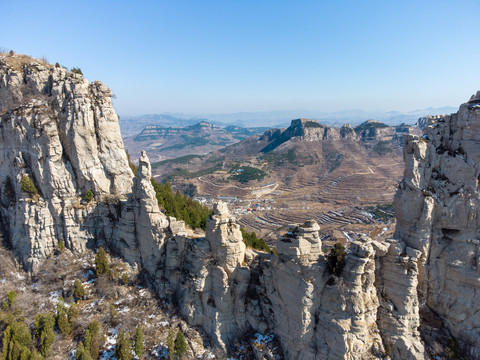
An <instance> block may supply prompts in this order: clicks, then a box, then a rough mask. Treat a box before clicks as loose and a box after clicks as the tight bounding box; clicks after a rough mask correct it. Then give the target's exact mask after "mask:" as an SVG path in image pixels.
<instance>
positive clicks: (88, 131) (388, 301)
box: [0, 55, 480, 359]
mask: <svg viewBox="0 0 480 360" xmlns="http://www.w3.org/2000/svg"><path fill="white" fill-rule="evenodd" d="M0 79H1V82H0V109H1V113H0V116H1V123H0V135H1V139H2V140H1V145H0V146H1V147H0V168H1V176H2V179H1V181H2V186H1V207H0V216H1V219H0V220H1V222H2V225H3V226H2V228H3V229H4V233H5V234H4V235H5V237H6V238H7V239H8V241H9V242H10V244H11V245H12V248H13V249H14V251H15V252H16V254H17V256H18V258H19V259H20V260H21V261H22V262H23V264H24V265H25V267H27V268H28V269H30V270H33V271H35V270H36V268H37V267H38V264H39V263H41V261H42V259H44V258H45V257H47V256H49V255H50V254H52V253H53V252H54V250H55V248H56V246H57V244H58V242H59V241H64V242H65V244H66V246H67V247H69V248H70V249H71V250H72V251H76V252H81V251H83V250H84V249H85V247H87V246H92V247H94V246H99V245H103V246H107V247H109V248H110V250H111V251H112V252H115V253H117V254H120V255H122V256H123V257H124V258H125V259H126V260H127V261H129V262H130V263H132V264H134V265H136V266H138V267H139V268H140V269H141V270H142V271H143V273H144V274H145V276H146V278H148V279H149V281H150V284H151V287H152V288H154V289H155V291H156V293H157V295H158V297H159V298H160V299H162V300H163V302H164V303H165V304H173V305H174V306H176V307H178V309H179V311H180V312H181V314H182V316H183V317H184V318H185V319H186V320H187V321H188V322H189V323H190V324H192V325H197V326H199V327H201V328H202V329H203V330H204V331H205V334H206V335H207V337H208V338H209V339H210V340H211V342H212V343H213V344H216V345H218V346H221V347H222V348H224V349H226V350H227V351H229V350H230V349H231V348H232V346H234V344H235V342H236V341H237V340H238V339H242V338H251V337H252V334H254V333H260V334H263V335H267V334H269V336H270V337H275V338H276V339H277V341H278V343H279V345H280V347H281V351H282V353H283V355H284V356H285V358H288V359H325V358H327V359H367V358H375V357H376V358H381V357H382V356H385V355H388V354H389V353H390V354H391V357H392V358H394V359H424V358H426V357H427V358H428V357H429V353H428V351H427V350H426V346H425V343H424V340H422V333H421V331H420V329H421V326H422V321H423V320H422V312H424V311H425V310H426V309H430V310H431V311H432V312H434V313H435V315H436V316H437V317H438V319H439V321H440V325H439V326H440V327H441V330H442V331H447V332H448V333H449V334H450V336H451V337H453V338H455V339H457V341H458V343H459V344H460V347H461V349H462V350H463V351H464V352H465V353H466V354H468V355H469V357H470V358H474V359H478V358H480V356H479V355H478V354H479V353H480V351H479V350H480V349H479V347H480V341H479V339H480V334H479V330H478V329H479V328H480V324H479V321H480V318H479V316H478V308H479V305H480V304H479V301H480V300H479V298H478V296H477V292H478V289H479V280H480V273H479V265H480V264H479V260H478V251H479V243H480V241H479V240H478V239H480V234H479V233H478V229H479V228H480V224H479V222H478V221H479V220H478V219H479V216H478V211H479V202H480V199H479V192H478V187H479V181H480V179H479V174H480V168H479V161H480V147H479V144H480V135H479V134H480V132H479V131H478V130H480V129H479V128H480V92H479V93H477V95H476V96H474V97H472V99H471V100H470V102H468V103H467V104H464V105H462V106H461V107H460V110H459V112H458V113H457V114H453V115H451V116H445V117H442V118H438V119H432V120H431V121H430V125H429V126H428V127H427V128H426V131H425V135H424V136H423V137H414V136H407V137H406V138H407V140H408V141H407V144H406V147H405V161H406V169H405V176H404V179H403V181H402V183H401V184H400V187H399V190H398V193H397V196H396V200H395V204H396V213H397V218H398V226H397V230H396V234H395V238H394V239H388V240H386V241H384V242H377V241H373V240H371V239H369V238H361V240H358V241H354V242H352V243H351V244H350V247H349V249H348V252H347V254H346V256H345V258H344V268H343V271H341V272H336V271H333V270H332V263H331V261H332V260H331V259H329V256H328V255H327V254H325V253H324V252H323V249H322V243H321V240H320V238H319V233H318V232H319V226H318V224H317V223H316V222H315V221H308V222H306V223H304V224H297V225H292V226H291V227H290V228H289V229H288V230H289V231H288V232H287V233H286V234H285V235H284V236H282V237H281V238H280V239H278V245H277V249H278V256H276V255H271V254H265V253H261V252H256V251H254V250H252V249H246V248H245V245H244V243H243V241H242V236H241V233H240V229H239V226H238V225H237V224H236V223H235V221H234V219H232V217H231V215H230V214H229V213H228V209H227V208H226V206H225V205H223V204H221V203H220V204H217V205H216V206H215V207H214V211H213V214H212V215H211V216H210V218H209V219H208V222H207V231H206V233H205V236H204V237H196V238H192V237H189V236H188V232H187V231H186V229H185V226H184V224H183V222H181V221H177V220H176V219H173V218H168V217H166V216H165V215H164V214H163V213H162V212H161V210H160V209H159V207H158V203H157V200H156V197H155V192H154V189H153V187H152V184H151V182H150V178H151V167H150V162H149V159H148V157H147V156H146V154H145V153H142V154H141V157H140V160H139V168H138V172H137V174H136V176H135V178H133V174H132V173H131V171H130V168H129V166H128V163H127V158H126V155H125V152H124V150H123V144H122V141H121V138H120V131H119V129H118V123H117V117H116V115H115V113H114V111H113V108H112V105H111V100H110V97H111V92H110V90H109V89H108V88H107V87H106V86H104V85H103V84H101V83H99V82H93V83H89V82H88V81H87V80H85V79H84V78H83V77H82V76H81V75H79V74H73V73H71V72H69V71H67V70H66V69H63V68H60V67H54V66H51V65H49V64H46V63H42V62H40V61H38V60H35V59H31V58H27V57H22V56H18V55H14V56H7V55H1V56H0ZM297 125H298V124H297ZM370 125H371V124H370ZM299 126H300V127H303V128H304V130H305V129H306V131H304V133H303V135H298V136H307V135H308V136H313V134H314V133H315V132H316V131H317V132H318V131H323V134H324V135H325V129H324V128H322V127H319V126H316V125H307V123H306V122H305V121H303V122H302V121H300V124H299ZM373 128H374V129H377V128H378V126H377V125H373ZM319 129H320V130H319ZM364 130H365V131H367V130H368V129H364ZM292 131H294V129H293V130H292ZM354 131H355V130H353V129H352V128H351V127H344V128H342V129H340V130H339V134H338V136H343V137H347V136H353V135H354V134H353V132H354ZM368 131H371V130H368ZM375 131H376V130H375ZM357 133H358V132H357ZM271 135H272V136H275V135H277V133H272V134H271ZM324 135H322V136H324ZM367 135H368V134H367ZM367 135H365V136H367ZM295 136H297V135H295ZM332 136H333V135H332ZM335 136H337V135H335ZM368 136H369V135H368ZM89 191H90V192H91V193H90V195H91V194H93V199H91V200H90V197H91V196H87V197H86V195H87V194H89ZM427 345H428V344H427ZM259 351H260V350H259ZM277 351H279V350H278V349H277Z"/></svg>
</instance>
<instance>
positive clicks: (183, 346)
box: [175, 330, 187, 357]
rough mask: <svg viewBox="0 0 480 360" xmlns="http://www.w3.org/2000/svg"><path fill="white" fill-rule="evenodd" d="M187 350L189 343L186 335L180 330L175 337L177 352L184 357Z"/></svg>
mask: <svg viewBox="0 0 480 360" xmlns="http://www.w3.org/2000/svg"><path fill="white" fill-rule="evenodd" d="M186 352H187V343H186V342H185V336H184V335H183V333H182V332H181V331H180V330H178V332H177V337H176V338H175V353H176V354H177V356H178V357H182V356H183V355H185V353H186Z"/></svg>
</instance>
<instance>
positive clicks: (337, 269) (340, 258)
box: [327, 243, 347, 276]
mask: <svg viewBox="0 0 480 360" xmlns="http://www.w3.org/2000/svg"><path fill="white" fill-rule="evenodd" d="M346 256H347V252H346V251H345V247H344V246H343V245H342V244H340V243H336V244H335V245H334V246H333V248H332V249H330V253H329V254H328V255H327V261H328V267H329V268H330V271H331V272H332V274H334V275H336V276H340V274H341V273H342V270H343V268H344V267H345V262H346V260H345V257H346Z"/></svg>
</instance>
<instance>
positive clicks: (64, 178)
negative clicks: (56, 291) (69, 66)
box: [0, 55, 132, 268]
mask: <svg viewBox="0 0 480 360" xmlns="http://www.w3.org/2000/svg"><path fill="white" fill-rule="evenodd" d="M0 116H1V123H0V138H1V143H0V146H1V148H0V174H1V177H2V178H1V179H0V180H1V181H2V196H1V200H2V207H1V210H0V214H1V218H2V222H3V224H4V226H5V227H6V229H7V233H8V237H9V238H10V242H11V243H12V244H15V246H14V249H15V252H16V253H17V254H18V255H19V256H20V258H21V259H22V260H23V261H24V264H25V265H26V266H27V267H28V268H35V266H36V264H38V261H39V260H40V259H41V258H43V257H45V256H47V255H49V254H51V253H52V252H53V251H54V250H55V248H56V246H57V244H58V242H59V241H64V242H65V244H66V245H67V246H69V247H71V248H75V249H79V250H81V249H84V248H85V246H86V243H87V242H88V241H89V240H92V239H93V238H94V237H95V236H96V232H97V230H98V229H97V226H96V223H97V219H98V216H97V215H98V212H99V209H98V208H97V206H96V205H97V204H98V203H99V202H101V201H103V199H104V198H112V197H113V198H118V199H121V198H123V197H124V196H125V194H126V193H127V192H128V191H129V190H130V188H131V185H132V174H131V171H130V169H129V168H128V163H127V159H126V156H125V152H124V150H123V143H122V140H121V137H120V132H119V128H118V121H117V116H116V114H115V112H114V110H113V107H112V104H111V92H110V90H109V89H108V88H107V87H106V86H105V85H103V84H101V83H100V82H94V83H89V82H88V81H87V80H85V79H84V78H83V77H82V76H81V75H75V74H72V73H70V72H68V71H67V70H66V69H63V68H56V67H53V66H51V65H49V64H44V63H42V62H40V61H36V60H33V59H31V58H27V57H24V56H21V55H14V56H6V55H2V58H0ZM24 176H28V178H30V179H31V180H32V181H33V183H34V185H35V187H36V189H37V190H38V192H39V196H34V197H32V196H30V195H28V194H27V193H26V192H25V191H22V188H21V185H20V181H21V179H22V178H23V177H24ZM89 190H91V191H92V192H93V194H94V196H95V201H93V202H92V204H87V203H86V202H85V200H84V198H85V195H86V193H87V192H88V191H89Z"/></svg>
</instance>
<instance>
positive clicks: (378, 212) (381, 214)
mask: <svg viewBox="0 0 480 360" xmlns="http://www.w3.org/2000/svg"><path fill="white" fill-rule="evenodd" d="M364 210H366V211H368V212H369V213H370V214H372V215H373V217H374V218H375V219H376V220H379V221H381V222H384V223H387V222H388V221H390V220H391V219H392V218H393V217H394V216H395V208H394V207H393V203H389V204H379V205H374V206H366V207H365V208H364Z"/></svg>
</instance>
